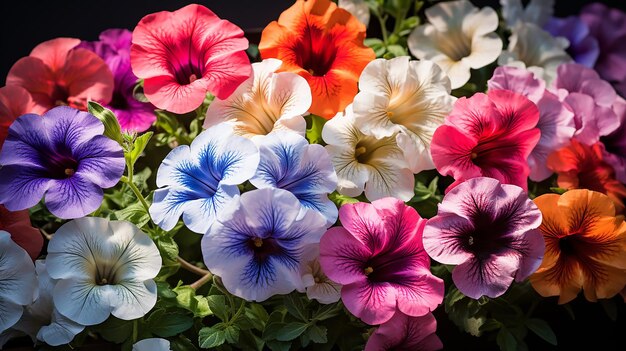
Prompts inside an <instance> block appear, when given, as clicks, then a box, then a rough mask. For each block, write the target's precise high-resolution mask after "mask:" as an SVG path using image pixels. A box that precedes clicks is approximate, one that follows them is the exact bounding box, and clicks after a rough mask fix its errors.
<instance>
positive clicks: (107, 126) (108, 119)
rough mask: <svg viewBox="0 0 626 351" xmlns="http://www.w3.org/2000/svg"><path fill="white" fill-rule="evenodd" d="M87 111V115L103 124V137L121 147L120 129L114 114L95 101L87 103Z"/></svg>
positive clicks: (122, 141) (122, 144)
mask: <svg viewBox="0 0 626 351" xmlns="http://www.w3.org/2000/svg"><path fill="white" fill-rule="evenodd" d="M87 109H88V110H89V113H91V114H92V115H94V116H96V117H97V118H98V119H99V120H100V121H101V122H102V124H104V135H105V136H106V137H108V138H109V139H112V140H115V141H117V142H118V143H119V144H120V145H121V146H122V147H123V146H124V139H123V138H122V128H121V127H120V122H119V121H118V120H117V117H115V114H113V112H111V110H109V109H107V108H104V107H102V105H100V104H99V103H97V102H95V101H89V102H88V103H87Z"/></svg>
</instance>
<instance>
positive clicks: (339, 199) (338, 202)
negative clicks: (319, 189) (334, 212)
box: [328, 191, 359, 207]
mask: <svg viewBox="0 0 626 351" xmlns="http://www.w3.org/2000/svg"><path fill="white" fill-rule="evenodd" d="M328 198H329V199H330V201H332V202H333V203H334V204H335V206H337V207H341V206H343V205H345V204H354V203H357V202H359V200H357V199H355V198H353V197H349V196H345V195H341V194H339V193H338V192H336V191H334V192H332V193H330V194H328Z"/></svg>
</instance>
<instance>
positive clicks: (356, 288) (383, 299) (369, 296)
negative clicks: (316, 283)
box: [341, 280, 397, 325]
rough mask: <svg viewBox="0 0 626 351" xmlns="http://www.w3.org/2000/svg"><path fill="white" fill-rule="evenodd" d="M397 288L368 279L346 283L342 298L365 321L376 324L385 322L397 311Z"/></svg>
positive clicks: (350, 309)
mask: <svg viewBox="0 0 626 351" xmlns="http://www.w3.org/2000/svg"><path fill="white" fill-rule="evenodd" d="M396 294H397V290H396V289H395V288H394V287H393V286H392V285H391V284H389V283H377V284H375V283H370V282H368V281H367V280H362V281H358V282H354V283H352V284H348V285H344V286H343V288H342V289H341V300H342V301H343V303H344V305H345V306H346V308H347V309H348V311H350V313H352V314H353V315H355V316H356V317H358V318H360V319H361V320H362V321H363V322H365V323H367V324H370V325H376V324H381V323H385V322H386V321H388V320H389V319H391V317H393V315H394V313H395V312H396Z"/></svg>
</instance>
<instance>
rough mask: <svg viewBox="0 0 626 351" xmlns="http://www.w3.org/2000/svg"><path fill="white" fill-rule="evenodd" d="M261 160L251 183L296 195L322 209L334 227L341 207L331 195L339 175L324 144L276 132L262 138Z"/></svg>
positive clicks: (309, 205)
mask: <svg viewBox="0 0 626 351" xmlns="http://www.w3.org/2000/svg"><path fill="white" fill-rule="evenodd" d="M257 145H258V146H259V151H260V153H261V161H260V162H259V167H258V168H257V170H256V174H255V175H254V177H252V178H251V179H250V183H252V185H254V186H255V187H257V188H259V189H262V188H280V189H285V190H287V191H289V192H291V193H292V194H294V195H295V196H296V197H297V198H298V200H300V203H301V204H302V206H304V207H306V208H310V209H313V210H315V211H317V212H319V213H320V214H321V215H322V216H324V218H325V219H326V226H327V227H330V226H331V225H333V224H334V223H335V221H336V220H337V207H336V206H335V204H334V203H333V202H332V201H330V200H329V199H328V194H329V193H332V192H333V191H334V190H335V188H336V187H337V174H336V173H335V169H334V168H333V163H332V161H331V159H330V156H329V155H328V152H326V149H324V147H323V146H322V145H315V144H314V145H309V143H308V142H307V140H306V139H304V137H302V136H300V135H298V134H296V133H294V132H290V131H275V132H272V133H271V134H269V135H267V136H265V137H263V138H260V139H258V142H257Z"/></svg>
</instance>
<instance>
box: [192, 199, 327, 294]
mask: <svg viewBox="0 0 626 351" xmlns="http://www.w3.org/2000/svg"><path fill="white" fill-rule="evenodd" d="M325 229H326V221H325V220H324V218H323V217H322V216H320V215H319V214H317V213H315V211H312V210H309V209H307V208H304V207H302V206H301V205H300V201H298V199H297V198H296V197H295V196H294V195H293V194H291V193H290V192H288V191H286V190H283V189H276V188H266V189H257V190H253V191H249V192H246V193H244V194H242V195H241V197H239V198H238V199H237V200H236V201H233V202H232V203H231V204H230V205H229V206H228V207H226V208H225V209H223V210H222V211H221V212H220V216H219V217H218V218H217V220H216V222H215V223H214V224H213V225H212V226H211V227H210V228H209V230H208V232H207V233H206V234H205V235H204V237H203V238H202V254H203V256H204V263H205V264H206V266H207V267H208V269H209V270H210V271H211V272H213V273H215V274H217V275H218V276H220V277H221V278H222V282H223V283H224V287H226V289H227V290H228V291H229V292H231V293H232V294H233V295H235V296H238V297H241V298H242V299H245V300H247V301H264V300H266V299H268V298H269V297H271V296H273V295H277V294H288V293H290V292H292V291H294V290H296V289H297V290H299V291H304V285H303V283H302V279H301V277H300V264H301V262H302V260H303V252H304V247H305V246H306V245H308V244H314V243H318V242H319V240H320V237H321V236H322V234H323V233H324V230H325Z"/></svg>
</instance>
